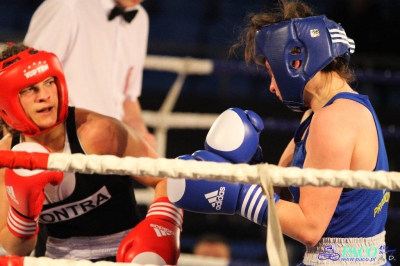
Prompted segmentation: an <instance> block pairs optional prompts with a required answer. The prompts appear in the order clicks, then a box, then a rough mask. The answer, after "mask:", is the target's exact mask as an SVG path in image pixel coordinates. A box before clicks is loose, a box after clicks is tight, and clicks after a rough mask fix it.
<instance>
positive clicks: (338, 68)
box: [233, 1, 390, 265]
mask: <svg viewBox="0 0 400 266" xmlns="http://www.w3.org/2000/svg"><path fill="white" fill-rule="evenodd" d="M280 3H281V6H280V8H278V9H275V8H274V9H273V10H272V11H271V12H261V13H258V14H251V15H249V17H248V24H247V27H246V28H245V29H244V31H243V35H241V37H240V38H239V42H238V44H237V45H235V46H233V48H237V47H238V46H241V45H244V46H245V49H244V51H245V60H246V61H247V62H250V61H254V62H255V63H256V64H259V65H261V66H263V67H265V68H266V69H267V71H268V72H269V74H270V77H271V83H270V87H269V89H270V91H271V92H272V93H274V94H276V95H277V96H278V98H279V99H280V100H281V101H282V102H283V103H284V104H285V105H287V106H288V107H289V108H290V109H292V110H294V111H304V110H307V109H310V110H309V111H307V112H306V113H305V114H304V116H303V119H302V122H301V124H300V125H299V127H298V128H297V130H296V132H295V134H294V138H293V139H292V141H291V142H290V143H289V144H288V145H287V147H286V149H285V150H284V152H283V153H282V156H281V158H280V161H279V163H278V164H279V165H280V166H283V167H289V166H291V167H299V168H315V169H333V170H352V171H359V170H364V171H380V170H383V171H388V169H389V167H388V159H387V154H386V149H385V143H384V139H383V134H382V129H381V126H380V124H379V120H378V117H377V115H376V113H375V111H374V109H373V107H372V105H371V103H370V101H369V99H368V96H367V95H361V94H359V93H357V92H356V91H355V89H354V88H353V87H352V85H351V84H352V81H354V80H355V76H354V72H353V71H352V69H351V68H350V64H349V60H350V54H351V53H353V52H354V48H355V45H354V41H353V40H352V39H350V38H348V37H347V34H346V32H345V31H344V29H343V27H342V26H341V25H340V24H338V23H336V22H334V21H332V20H329V19H328V18H327V17H326V16H324V15H318V14H315V13H314V12H313V10H312V9H311V8H310V7H309V6H308V5H307V4H305V3H303V2H301V1H280ZM265 150H266V149H265V148H264V151H265ZM285 190H286V191H287V190H289V191H290V193H291V195H292V197H291V199H288V198H287V197H284V196H283V194H282V193H280V192H279V191H278V190H276V192H277V193H278V195H279V196H281V197H280V199H279V201H277V202H276V210H277V213H278V217H279V221H280V223H281V227H282V232H283V233H284V234H286V235H287V236H289V237H291V238H293V239H295V240H297V241H299V242H300V243H302V244H304V245H305V246H306V253H305V255H304V259H303V261H302V262H301V263H300V264H299V265H320V264H324V265H327V264H329V265H341V264H346V265H366V264H367V260H368V264H369V263H370V262H373V263H371V264H373V265H390V263H389V262H388V261H387V260H386V257H385V254H384V252H383V253H382V252H378V250H379V248H380V247H385V246H386V243H385V223H386V219H387V209H388V204H387V202H388V200H389V198H390V192H389V191H387V190H367V189H351V188H340V187H332V186H329V184H326V186H324V187H312V186H300V187H294V186H292V187H289V188H285ZM366 247H368V248H369V250H370V251H371V252H370V253H368V256H369V257H368V258H367V252H366ZM372 250H374V252H372ZM327 251H331V252H332V253H334V254H339V256H334V257H333V256H330V255H332V254H328V253H327ZM375 251H376V252H375ZM355 256H357V258H359V260H353V259H352V258H355Z"/></svg>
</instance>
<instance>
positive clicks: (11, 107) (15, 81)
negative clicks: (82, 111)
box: [0, 48, 68, 136]
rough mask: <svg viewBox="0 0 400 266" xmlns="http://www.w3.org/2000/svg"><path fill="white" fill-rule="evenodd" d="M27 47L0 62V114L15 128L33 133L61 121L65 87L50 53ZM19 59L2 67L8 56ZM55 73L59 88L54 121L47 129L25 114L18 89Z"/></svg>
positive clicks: (64, 113)
mask: <svg viewBox="0 0 400 266" xmlns="http://www.w3.org/2000/svg"><path fill="white" fill-rule="evenodd" d="M31 50H33V48H28V49H27V50H24V51H22V52H20V53H18V54H17V55H15V56H12V57H10V58H7V59H6V60H4V61H2V62H0V116H1V117H2V118H3V120H4V121H5V122H6V123H7V124H8V125H9V126H11V127H12V128H14V129H15V130H18V131H20V132H21V133H22V134H24V135H27V136H36V135H38V134H41V133H43V132H46V131H48V130H50V129H52V128H53V127H55V126H56V125H58V124H60V123H62V122H64V121H65V119H67V116H68V90H67V84H66V81H65V77H64V73H63V69H62V66H61V63H60V61H59V60H58V58H57V56H56V55H54V54H53V53H47V52H45V51H39V52H37V53H35V54H30V53H29V52H30V51H31ZM17 58H19V59H20V60H18V61H16V62H14V63H12V64H11V65H9V66H7V67H4V64H5V63H7V62H10V61H11V60H14V59H17ZM48 77H54V78H55V83H56V85H57V90H58V118H57V122H56V123H55V124H54V125H53V126H51V127H49V128H46V129H42V130H41V129H40V128H39V127H38V126H37V125H36V124H35V123H34V122H33V121H32V120H31V119H30V118H29V117H28V116H27V115H26V114H25V111H24V109H23V108H22V106H21V103H20V101H19V92H20V91H21V90H23V89H24V88H27V87H29V86H32V85H34V84H36V83H39V82H41V81H43V80H44V79H46V78H48Z"/></svg>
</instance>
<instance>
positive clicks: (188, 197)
mask: <svg viewBox="0 0 400 266" xmlns="http://www.w3.org/2000/svg"><path fill="white" fill-rule="evenodd" d="M263 127H264V126H263V122H262V119H261V118H260V117H259V116H258V115H257V114H256V113H254V112H252V111H243V110H241V109H239V108H231V109H228V110H226V111H225V112H224V113H222V114H221V115H220V116H219V117H218V119H217V120H216V121H215V122H214V124H213V125H212V127H211V129H210V131H209V133H208V134H207V138H206V141H205V149H206V150H201V151H197V152H195V153H193V154H192V155H183V156H180V157H178V159H183V160H197V161H213V162H230V163H249V162H255V163H259V162H262V151H261V148H260V146H259V145H258V139H259V134H260V132H261V131H262V129H263ZM167 193H168V198H169V200H170V201H171V202H172V203H173V204H174V205H175V206H177V207H180V208H182V209H185V210H188V211H193V212H200V213H209V214H235V213H236V214H239V215H241V216H243V217H245V218H247V219H249V220H251V221H253V222H255V223H257V224H260V225H264V226H266V224H267V220H268V210H267V205H268V200H267V198H266V197H265V196H263V194H262V190H261V187H260V186H258V185H250V184H240V183H229V182H221V181H207V180H189V179H168V183H167ZM274 198H275V203H276V202H277V201H278V200H279V196H278V195H274Z"/></svg>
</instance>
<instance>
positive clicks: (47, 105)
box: [19, 77, 58, 129]
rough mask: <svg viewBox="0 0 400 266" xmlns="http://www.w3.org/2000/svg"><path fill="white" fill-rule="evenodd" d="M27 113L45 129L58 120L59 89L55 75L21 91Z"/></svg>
mask: <svg viewBox="0 0 400 266" xmlns="http://www.w3.org/2000/svg"><path fill="white" fill-rule="evenodd" d="M19 100H20V103H21V106H22V108H23V109H24V111H25V114H26V115H27V116H28V117H29V118H30V119H31V120H32V121H33V122H34V123H35V124H36V125H37V126H38V127H39V128H40V129H45V128H48V127H50V126H52V125H54V124H55V123H56V122H57V116H58V91H57V85H56V84H55V82H54V77H48V78H46V79H44V80H43V81H41V82H39V83H36V84H34V85H32V86H29V87H27V88H25V89H23V90H21V91H20V93H19Z"/></svg>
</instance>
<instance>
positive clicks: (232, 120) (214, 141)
mask: <svg viewBox="0 0 400 266" xmlns="http://www.w3.org/2000/svg"><path fill="white" fill-rule="evenodd" d="M263 129H264V122H263V121H262V119H261V117H260V116H259V115H258V114H256V113H255V112H253V111H250V110H246V111H243V110H242V109H239V108H229V109H228V110H226V111H225V112H223V113H222V114H220V115H219V116H218V118H217V120H215V122H214V124H213V125H212V126H211V128H210V130H209V131H208V134H207V137H206V140H205V143H204V148H205V150H207V151H210V152H213V153H215V154H218V155H220V156H221V157H223V158H225V159H227V160H229V161H230V162H232V163H250V164H255V163H261V162H262V150H261V147H260V146H259V144H258V142H259V137H260V133H261V131H262V130H263Z"/></svg>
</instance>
